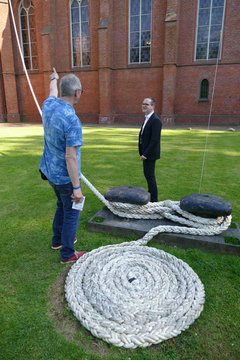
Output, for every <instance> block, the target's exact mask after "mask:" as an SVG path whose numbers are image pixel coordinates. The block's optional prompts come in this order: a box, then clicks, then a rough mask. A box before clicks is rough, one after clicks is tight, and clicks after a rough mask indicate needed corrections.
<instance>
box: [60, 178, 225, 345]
mask: <svg viewBox="0 0 240 360" xmlns="http://www.w3.org/2000/svg"><path fill="white" fill-rule="evenodd" d="M81 179H82V181H83V182H84V183H85V184H86V185H87V186H88V187H89V188H90V189H91V190H92V191H93V192H94V193H95V195H96V196H97V197H98V198H99V199H100V200H101V201H102V202H103V203H104V204H105V206H107V207H108V209H109V210H111V211H112V212H113V213H114V214H116V215H118V216H122V217H127V218H137V219H149V218H150V219H152V218H155V219H156V218H158V219H160V218H162V217H165V218H167V219H170V220H172V221H174V222H178V223H180V224H183V225H184V226H169V225H168V226H165V225H160V226H157V227H155V228H152V229H151V230H150V231H149V232H148V233H147V234H145V235H144V236H143V237H142V238H141V239H139V240H137V241H132V242H125V243H122V244H118V245H109V246H103V247H101V248H98V249H96V250H93V251H91V252H90V253H88V254H85V255H84V256H82V257H81V258H80V259H79V260H78V261H77V262H76V263H75V264H74V265H73V266H72V268H71V269H70V271H69V273H68V276H67V279H66V283H65V295H66V299H67V301H68V305H69V307H70V309H71V310H72V311H73V313H74V315H75V316H76V318H77V319H78V320H79V321H80V322H81V324H82V325H83V326H84V327H85V328H87V329H88V330H89V331H90V332H91V333H92V334H93V335H94V336H96V337H98V338H101V339H103V340H105V341H106V342H108V343H111V344H113V345H116V346H120V347H125V348H136V347H147V346H150V345H152V344H158V343H160V342H162V341H164V340H167V339H170V338H172V337H174V336H177V335H179V334H180V333H181V332H182V331H184V330H186V329H187V328H188V327H189V326H190V325H191V324H192V323H193V322H194V321H195V320H196V319H197V318H198V317H199V315H200V314H201V312H202V310H203V305H204V301H205V292H204V286H203V284H202V283H201V281H200V279H199V277H198V276H197V274H196V273H195V272H194V271H193V270H192V269H191V268H190V267H189V266H188V265H187V264H186V263H185V262H183V261H182V260H180V259H177V258H176V257H175V256H173V255H170V254H167V253H166V252H164V251H161V250H157V249H154V248H149V247H146V246H145V245H147V243H148V242H149V241H150V240H151V239H152V238H153V237H154V236H155V235H157V234H159V233H162V232H168V233H170V232H174V233H181V234H191V235H193V234H194V235H215V234H219V233H221V232H222V231H224V230H226V229H227V228H228V227H229V225H230V223H231V216H227V217H226V218H224V217H221V218H218V219H205V218H201V217H198V216H195V215H193V214H190V213H188V212H186V211H183V210H182V209H181V208H180V206H179V202H177V201H170V200H166V201H162V202H159V203H148V204H147V205H144V206H136V205H131V204H123V203H111V202H109V201H107V200H106V199H105V198H104V196H103V195H102V194H100V192H99V191H98V190H97V189H96V188H95V187H94V186H93V185H92V184H91V183H90V182H89V181H88V180H87V179H86V178H85V176H84V175H82V178H81Z"/></svg>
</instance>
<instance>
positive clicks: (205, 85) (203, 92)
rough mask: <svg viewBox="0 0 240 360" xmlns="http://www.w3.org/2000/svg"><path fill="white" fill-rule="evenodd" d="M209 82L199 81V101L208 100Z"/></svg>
mask: <svg viewBox="0 0 240 360" xmlns="http://www.w3.org/2000/svg"><path fill="white" fill-rule="evenodd" d="M208 91H209V82H208V80H207V79H203V80H202V81H201V86H200V100H208Z"/></svg>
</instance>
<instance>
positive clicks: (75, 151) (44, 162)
mask: <svg viewBox="0 0 240 360" xmlns="http://www.w3.org/2000/svg"><path fill="white" fill-rule="evenodd" d="M50 79H51V80H50V93H49V97H48V98H47V99H46V100H45V101H44V103H43V108H42V119H43V127H44V150H43V155H42V158H41V162H40V172H41V174H42V176H43V177H45V178H47V180H48V181H49V183H50V185H51V186H52V188H53V190H54V192H55V194H56V197H57V206H56V211H55V216H54V220H53V237H52V249H54V250H58V249H60V254H61V263H63V264H65V263H70V262H74V261H76V260H77V259H79V257H80V256H82V255H83V254H84V253H85V252H84V251H78V252H77V251H75V250H74V242H76V241H75V236H76V231H77V227H78V219H79V213H80V211H79V210H76V209H73V208H72V204H73V201H74V202H75V203H79V202H81V201H82V200H83V194H82V191H81V186H80V177H81V157H80V155H81V153H80V150H81V145H82V126H81V122H80V120H79V118H78V117H77V115H76V113H75V110H74V108H73V106H74V105H75V104H77V102H78V101H79V99H80V97H81V94H82V85H81V82H80V80H79V79H78V77H76V76H75V75H73V74H68V75H65V76H64V77H63V78H62V79H61V81H60V97H57V95H58V88H57V81H58V79H59V76H58V74H57V72H56V70H55V69H53V72H52V74H51V78H50Z"/></svg>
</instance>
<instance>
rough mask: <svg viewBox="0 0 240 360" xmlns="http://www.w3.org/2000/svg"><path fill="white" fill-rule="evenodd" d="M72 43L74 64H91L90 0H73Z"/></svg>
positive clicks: (71, 3) (80, 65)
mask: <svg viewBox="0 0 240 360" xmlns="http://www.w3.org/2000/svg"><path fill="white" fill-rule="evenodd" d="M70 6H71V18H70V21H71V43H72V66H79V67H83V66H87V65H90V31H89V6H88V0H72V1H70Z"/></svg>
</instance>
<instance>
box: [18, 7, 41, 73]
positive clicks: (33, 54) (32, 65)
mask: <svg viewBox="0 0 240 360" xmlns="http://www.w3.org/2000/svg"><path fill="white" fill-rule="evenodd" d="M19 23H20V34H21V45H22V51H23V57H24V62H25V66H26V68H27V70H37V69H38V53H37V39H36V26H35V11H34V6H33V4H32V1H31V0H22V1H21V2H20V4H19Z"/></svg>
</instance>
